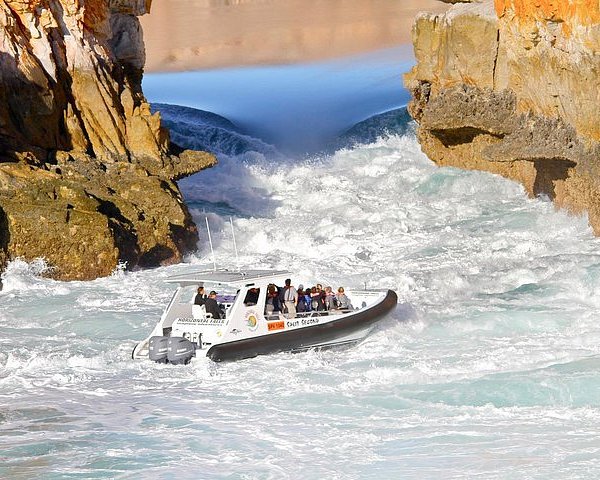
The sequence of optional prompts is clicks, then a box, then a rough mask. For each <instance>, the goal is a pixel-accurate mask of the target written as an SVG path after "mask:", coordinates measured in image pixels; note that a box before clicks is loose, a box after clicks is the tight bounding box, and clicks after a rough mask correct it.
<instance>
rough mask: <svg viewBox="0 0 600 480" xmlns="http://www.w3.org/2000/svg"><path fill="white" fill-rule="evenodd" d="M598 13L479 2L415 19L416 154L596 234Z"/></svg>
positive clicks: (569, 3)
mask: <svg viewBox="0 0 600 480" xmlns="http://www.w3.org/2000/svg"><path fill="white" fill-rule="evenodd" d="M599 10H600V6H599V4H598V2H597V0H593V1H592V0H578V1H575V0H565V1H562V2H555V1H552V0H496V2H495V3H494V2H492V1H491V0H484V1H482V2H480V3H473V4H469V5H467V4H464V5H463V4H457V5H454V6H453V7H451V8H450V9H449V10H448V12H447V13H446V14H443V15H428V14H421V15H420V16H419V17H418V18H417V20H416V23H415V26H414V29H413V42H414V47H415V54H416V58H417V65H416V66H415V67H414V68H413V70H412V71H411V72H410V73H408V74H407V75H406V76H405V83H406V85H407V86H408V88H409V89H410V90H411V91H412V93H413V100H412V102H411V104H410V105H409V111H410V113H411V115H412V116H413V118H415V119H416V120H417V122H418V124H419V128H418V136H419V140H420V142H421V144H422V147H423V150H424V151H425V153H427V155H428V156H429V157H430V158H431V159H432V160H434V161H435V162H436V163H438V164H440V165H452V166H458V167H461V168H473V169H481V170H487V171H491V172H494V173H498V174H501V175H504V176H506V177H509V178H512V179H515V180H517V181H520V182H522V183H523V185H524V186H525V188H526V189H527V191H528V192H529V193H530V194H531V195H542V194H543V195H547V196H549V197H550V198H552V199H553V200H554V201H555V202H556V203H557V205H559V206H561V207H565V208H568V209H569V210H571V211H573V212H575V213H580V212H584V211H587V212H588V213H589V219H590V223H591V225H592V226H593V228H594V230H595V232H596V233H597V234H600V195H599V194H600V108H599V107H598V106H599V105H600V89H599V88H598V85H600V11H599Z"/></svg>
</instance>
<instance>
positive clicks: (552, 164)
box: [533, 158, 577, 200]
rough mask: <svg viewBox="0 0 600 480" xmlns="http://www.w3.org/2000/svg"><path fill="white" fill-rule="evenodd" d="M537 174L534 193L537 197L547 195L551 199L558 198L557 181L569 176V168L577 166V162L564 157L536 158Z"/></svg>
mask: <svg viewBox="0 0 600 480" xmlns="http://www.w3.org/2000/svg"><path fill="white" fill-rule="evenodd" d="M533 164H534V166H535V171H536V176H535V180H534V183H533V194H534V196H536V197H539V196H540V195H546V196H547V197H548V198H549V199H550V200H554V199H555V198H556V183H557V182H559V181H565V180H566V179H567V178H568V177H569V170H571V169H573V168H575V166H576V165H577V164H576V163H575V162H572V161H570V160H566V159H563V158H544V159H538V160H534V161H533Z"/></svg>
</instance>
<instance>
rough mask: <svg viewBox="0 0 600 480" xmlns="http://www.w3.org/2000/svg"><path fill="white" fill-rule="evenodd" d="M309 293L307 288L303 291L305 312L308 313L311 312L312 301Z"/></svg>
mask: <svg viewBox="0 0 600 480" xmlns="http://www.w3.org/2000/svg"><path fill="white" fill-rule="evenodd" d="M310 292H311V288H310V287H308V288H307V289H306V290H305V291H304V303H305V305H306V311H307V312H310V311H312V305H311V303H312V299H311V297H310Z"/></svg>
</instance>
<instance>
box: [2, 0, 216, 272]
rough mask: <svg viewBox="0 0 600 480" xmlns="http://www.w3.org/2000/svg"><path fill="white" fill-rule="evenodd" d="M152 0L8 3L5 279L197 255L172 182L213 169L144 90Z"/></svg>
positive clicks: (5, 23) (4, 84) (4, 95)
mask: <svg viewBox="0 0 600 480" xmlns="http://www.w3.org/2000/svg"><path fill="white" fill-rule="evenodd" d="M150 3H151V0H0V270H1V268H2V264H5V263H6V261H8V260H10V259H11V258H16V257H21V258H25V259H33V258H37V257H43V258H45V259H46V260H47V261H48V263H49V264H50V265H51V266H52V267H54V268H53V274H54V275H55V276H56V277H57V278H60V279H91V278H95V277H98V276H103V275H108V274H110V273H111V271H113V270H114V268H115V267H116V266H117V264H118V263H119V262H127V264H128V266H129V267H134V266H136V265H140V266H153V265H159V264H164V263H169V262H176V261H179V260H180V259H181V257H182V255H183V254H184V253H185V252H186V251H189V250H190V249H193V248H194V247H195V243H196V240H197V234H196V228H195V226H194V224H193V222H192V220H191V217H190V215H189V212H188V211H187V209H186V207H185V205H184V204H183V201H182V198H181V194H180V192H179V189H178V187H177V185H176V183H175V180H177V179H178V178H181V177H184V176H186V175H190V174H192V173H195V172H197V171H199V170H201V169H203V168H207V167H209V166H211V165H213V164H214V163H215V159H214V158H213V157H212V156H211V155H209V154H206V153H204V152H192V151H183V150H181V149H178V148H177V147H176V146H174V145H173V144H171V142H170V140H169V134H168V131H167V130H166V129H164V128H163V127H161V120H160V116H159V114H152V113H151V111H150V106H149V105H148V103H147V102H146V100H145V98H144V96H143V93H142V90H141V79H142V72H143V67H144V61H145V57H144V45H143V38H142V31H141V28H140V24H139V21H138V19H137V16H138V15H142V14H144V13H147V12H148V11H149V8H150Z"/></svg>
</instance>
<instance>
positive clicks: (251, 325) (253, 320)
mask: <svg viewBox="0 0 600 480" xmlns="http://www.w3.org/2000/svg"><path fill="white" fill-rule="evenodd" d="M246 325H247V327H248V329H249V330H250V331H251V332H253V331H254V330H256V329H257V328H258V318H257V316H256V313H254V312H253V311H252V310H250V311H248V312H246Z"/></svg>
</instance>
